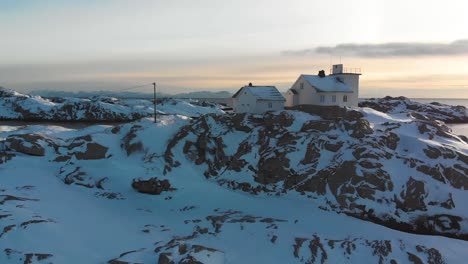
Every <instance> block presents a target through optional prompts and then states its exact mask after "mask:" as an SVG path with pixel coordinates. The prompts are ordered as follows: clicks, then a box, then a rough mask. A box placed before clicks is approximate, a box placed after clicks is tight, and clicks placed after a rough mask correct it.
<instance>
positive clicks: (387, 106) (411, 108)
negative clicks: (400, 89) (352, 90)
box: [359, 96, 468, 123]
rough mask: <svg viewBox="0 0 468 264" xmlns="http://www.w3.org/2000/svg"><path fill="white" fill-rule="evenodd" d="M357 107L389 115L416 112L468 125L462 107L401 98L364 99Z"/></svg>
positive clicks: (432, 117) (465, 113)
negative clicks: (368, 108)
mask: <svg viewBox="0 0 468 264" xmlns="http://www.w3.org/2000/svg"><path fill="white" fill-rule="evenodd" d="M359 106H360V107H370V108H373V109H375V110H377V111H380V112H384V113H390V114H398V113H414V112H416V113H419V114H422V115H425V116H427V117H429V118H431V119H435V120H441V121H444V122H445V123H468V111H467V109H466V107H464V106H452V105H445V104H441V103H438V102H433V103H430V104H424V103H418V102H415V101H412V100H410V99H408V98H406V97H403V96H400V97H390V96H387V97H384V98H371V99H366V100H363V101H361V102H360V103H359Z"/></svg>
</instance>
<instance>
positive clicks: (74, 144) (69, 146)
mask: <svg viewBox="0 0 468 264" xmlns="http://www.w3.org/2000/svg"><path fill="white" fill-rule="evenodd" d="M56 151H57V153H58V156H57V157H56V158H55V159H54V161H56V162H65V161H69V160H70V159H71V158H72V157H74V158H76V159H77V160H99V159H105V158H107V156H106V154H107V151H108V148H107V147H105V146H103V145H101V144H99V143H96V142H94V140H93V138H92V137H91V136H89V135H87V136H83V137H76V138H72V139H69V140H68V141H66V142H65V143H64V144H63V145H61V146H59V147H57V148H56Z"/></svg>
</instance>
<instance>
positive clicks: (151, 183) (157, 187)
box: [132, 178, 176, 195]
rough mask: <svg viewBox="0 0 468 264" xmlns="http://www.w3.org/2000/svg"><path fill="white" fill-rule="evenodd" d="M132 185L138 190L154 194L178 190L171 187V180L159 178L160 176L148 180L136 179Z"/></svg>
mask: <svg viewBox="0 0 468 264" xmlns="http://www.w3.org/2000/svg"><path fill="white" fill-rule="evenodd" d="M132 187H133V189H135V190H136V191H138V192H141V193H146V194H153V195H160V194H161V193H162V192H169V191H174V190H176V189H175V188H172V187H171V183H170V182H169V180H167V179H164V180H159V179H158V178H150V179H148V180H141V179H134V180H133V182H132Z"/></svg>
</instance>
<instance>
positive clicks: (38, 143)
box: [4, 134, 54, 156]
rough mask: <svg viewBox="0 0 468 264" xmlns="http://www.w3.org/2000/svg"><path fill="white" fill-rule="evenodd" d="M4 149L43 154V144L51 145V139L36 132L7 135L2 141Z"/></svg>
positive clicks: (34, 154)
mask: <svg viewBox="0 0 468 264" xmlns="http://www.w3.org/2000/svg"><path fill="white" fill-rule="evenodd" d="M4 144H5V149H6V150H8V151H14V152H19V153H23V154H26V155H31V156H44V155H45V146H47V145H48V146H53V145H54V143H53V141H52V140H50V139H47V138H45V137H44V136H41V135H37V134H23V135H11V136H8V137H7V138H6V140H5V142H4Z"/></svg>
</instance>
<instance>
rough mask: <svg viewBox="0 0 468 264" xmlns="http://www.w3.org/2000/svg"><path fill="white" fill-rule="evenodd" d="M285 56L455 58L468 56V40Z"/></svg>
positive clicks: (344, 46) (339, 48)
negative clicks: (330, 55) (328, 55)
mask: <svg viewBox="0 0 468 264" xmlns="http://www.w3.org/2000/svg"><path fill="white" fill-rule="evenodd" d="M283 54H285V55H290V56H303V55H313V54H332V55H340V56H354V57H364V58H386V57H413V56H453V55H463V54H468V39H462V40H457V41H454V42H451V43H422V42H389V43H382V44H353V43H345V44H339V45H336V46H320V47H316V48H313V49H304V50H289V51H284V52H283Z"/></svg>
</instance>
